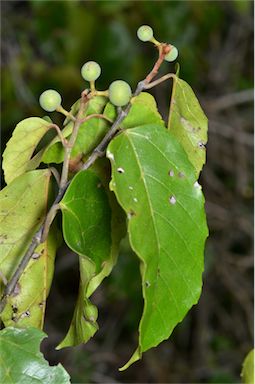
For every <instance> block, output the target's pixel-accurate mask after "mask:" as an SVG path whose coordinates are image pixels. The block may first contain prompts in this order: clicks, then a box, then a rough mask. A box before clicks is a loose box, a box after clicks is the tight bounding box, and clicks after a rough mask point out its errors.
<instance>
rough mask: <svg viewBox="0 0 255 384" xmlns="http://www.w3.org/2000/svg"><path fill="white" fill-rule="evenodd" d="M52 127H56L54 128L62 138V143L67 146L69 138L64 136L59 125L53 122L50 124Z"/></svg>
mask: <svg viewBox="0 0 255 384" xmlns="http://www.w3.org/2000/svg"><path fill="white" fill-rule="evenodd" d="M50 128H54V129H55V130H56V131H57V134H58V137H59V138H60V140H61V143H62V145H63V147H64V148H65V147H66V145H67V143H68V142H67V140H66V139H65V138H64V136H63V134H62V131H61V129H60V128H59V126H58V125H57V124H51V125H50Z"/></svg>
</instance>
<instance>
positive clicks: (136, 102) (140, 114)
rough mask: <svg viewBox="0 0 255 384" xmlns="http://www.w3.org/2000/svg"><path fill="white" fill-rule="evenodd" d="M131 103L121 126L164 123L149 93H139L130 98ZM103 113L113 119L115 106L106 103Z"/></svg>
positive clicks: (114, 117) (115, 115)
mask: <svg viewBox="0 0 255 384" xmlns="http://www.w3.org/2000/svg"><path fill="white" fill-rule="evenodd" d="M131 104H132V106H131V109H130V111H129V113H128V115H127V117H126V118H125V119H124V120H123V122H122V124H121V128H123V129H127V128H133V127H137V126H141V125H145V124H161V125H163V126H164V125H165V123H164V121H163V119H162V117H161V115H160V114H159V112H158V109H157V104H156V101H155V99H154V97H153V96H152V95H151V94H150V93H147V92H142V93H140V95H138V96H136V97H134V98H133V99H132V100H131ZM104 113H105V114H106V115H107V116H108V117H109V118H111V119H112V120H115V119H116V117H117V112H116V108H115V107H114V106H113V105H112V104H111V103H108V104H107V105H106V108H105V112H104Z"/></svg>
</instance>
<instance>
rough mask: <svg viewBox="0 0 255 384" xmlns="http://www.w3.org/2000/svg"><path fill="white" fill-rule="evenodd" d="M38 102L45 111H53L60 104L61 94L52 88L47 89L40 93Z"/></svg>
mask: <svg viewBox="0 0 255 384" xmlns="http://www.w3.org/2000/svg"><path fill="white" fill-rule="evenodd" d="M39 103H40V106H41V107H42V108H43V109H44V110H45V111H47V112H53V111H55V110H56V109H57V108H58V107H59V106H60V105H61V96H60V94H59V93H58V92H57V91H55V90H54V89H48V90H47V91H44V92H43V93H42V94H41V96H40V98H39Z"/></svg>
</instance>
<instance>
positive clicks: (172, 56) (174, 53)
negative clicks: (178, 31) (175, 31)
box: [165, 45, 178, 61]
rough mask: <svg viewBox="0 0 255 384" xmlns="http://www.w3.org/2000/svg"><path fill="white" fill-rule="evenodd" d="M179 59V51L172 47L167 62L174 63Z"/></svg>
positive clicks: (166, 57)
mask: <svg viewBox="0 0 255 384" xmlns="http://www.w3.org/2000/svg"><path fill="white" fill-rule="evenodd" d="M177 57H178V49H177V48H176V47H174V46H173V45H171V50H170V52H168V54H167V55H166V56H165V60H166V61H174V60H176V59H177Z"/></svg>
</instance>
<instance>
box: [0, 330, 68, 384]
mask: <svg viewBox="0 0 255 384" xmlns="http://www.w3.org/2000/svg"><path fill="white" fill-rule="evenodd" d="M45 337H46V334H45V333H43V332H42V331H39V330H38V329H35V328H26V329H18V328H12V327H9V328H5V329H3V330H2V331H1V332H0V344H1V357H0V382H1V383H4V384H40V383H41V384H53V383H54V384H69V383H70V377H69V375H68V373H67V372H66V371H65V369H64V368H63V366H62V365H61V364H58V365H57V366H53V367H52V366H49V363H48V362H47V361H46V360H45V359H44V357H43V355H42V353H41V352H40V342H41V341H42V340H43V339H44V338H45Z"/></svg>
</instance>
